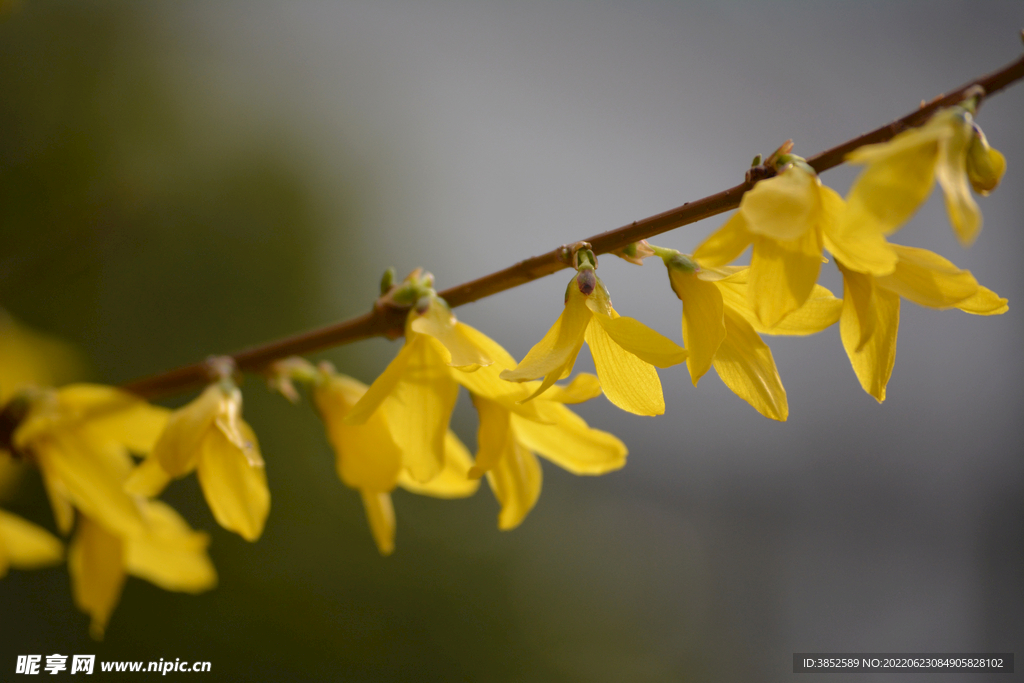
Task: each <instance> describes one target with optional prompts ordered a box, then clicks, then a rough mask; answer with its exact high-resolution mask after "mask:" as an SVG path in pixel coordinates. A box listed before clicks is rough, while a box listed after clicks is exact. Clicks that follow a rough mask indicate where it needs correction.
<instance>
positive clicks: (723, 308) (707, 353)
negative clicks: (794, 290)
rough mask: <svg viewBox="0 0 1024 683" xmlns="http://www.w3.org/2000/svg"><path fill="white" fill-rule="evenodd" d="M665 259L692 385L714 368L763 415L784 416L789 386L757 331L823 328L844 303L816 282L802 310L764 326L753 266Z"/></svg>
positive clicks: (793, 332)
mask: <svg viewBox="0 0 1024 683" xmlns="http://www.w3.org/2000/svg"><path fill="white" fill-rule="evenodd" d="M664 261H665V265H666V266H667V268H668V275H669V281H670V283H671V285H672V290H673V291H674V292H675V293H676V296H678V297H679V299H680V300H681V301H682V302H683V322H682V328H683V330H682V331H683V343H684V344H685V345H686V348H687V350H688V351H689V352H690V355H689V357H688V358H687V359H686V365H687V368H688V369H689V371H690V378H691V380H692V381H693V384H694V386H696V385H697V382H698V380H700V378H701V377H703V376H704V374H705V373H706V372H707V371H708V370H709V369H711V367H714V368H715V371H716V372H717V373H718V376H719V377H720V378H721V379H722V381H723V382H724V383H725V385H726V386H728V387H729V388H730V389H731V390H732V391H733V392H734V393H735V394H736V395H737V396H739V397H740V398H742V399H743V400H745V401H746V402H747V403H749V404H750V405H751V406H753V408H754V409H755V410H757V411H758V412H759V413H761V414H762V415H764V416H765V417H768V418H771V419H773V420H779V421H784V420H786V419H787V417H788V416H789V405H788V402H787V399H786V390H785V389H784V388H783V386H782V380H781V379H780V378H779V372H778V369H777V368H776V367H775V360H774V359H773V358H772V352H771V349H769V348H768V345H767V344H765V343H764V341H762V340H761V337H760V336H759V335H758V332H761V333H767V334H786V335H807V334H814V333H816V332H820V331H821V330H823V329H825V328H826V327H828V326H830V325H832V324H833V323H835V322H836V321H837V320H838V319H839V314H840V309H841V306H842V302H841V301H840V300H839V299H836V298H835V297H834V296H832V293H831V292H829V291H828V290H827V289H825V288H824V287H821V286H820V285H816V284H815V285H813V286H812V289H811V294H810V295H809V296H808V298H807V300H806V301H805V302H804V303H803V304H802V305H801V306H800V307H799V308H797V309H796V310H795V311H793V312H792V313H790V314H789V315H787V316H786V317H785V318H783V319H782V320H781V321H780V322H779V323H778V324H776V325H775V326H774V327H765V326H764V325H763V324H762V323H761V321H760V318H759V316H758V315H757V313H756V312H755V309H754V308H753V307H751V306H750V303H749V301H750V297H749V292H750V290H751V288H752V287H753V284H752V281H753V267H751V268H735V267H733V268H724V269H719V268H712V267H709V266H706V265H704V264H702V263H701V262H700V261H699V260H697V259H696V258H695V257H689V256H685V255H682V254H678V253H676V254H674V255H672V254H669V253H666V254H665V256H664Z"/></svg>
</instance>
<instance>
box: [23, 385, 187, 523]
mask: <svg viewBox="0 0 1024 683" xmlns="http://www.w3.org/2000/svg"><path fill="white" fill-rule="evenodd" d="M19 401H24V403H23V404H22V405H23V407H24V409H25V410H26V415H25V417H24V419H23V420H22V421H21V423H20V425H19V426H18V427H17V429H16V430H15V432H14V438H13V445H14V449H15V451H16V452H17V453H20V454H22V455H23V456H24V457H26V458H27V459H29V460H31V461H34V462H35V463H36V464H37V465H38V467H39V470H40V472H41V473H42V475H43V483H44V485H45V488H46V492H47V494H48V495H49V498H50V503H51V505H52V507H53V512H54V517H55V519H56V521H57V527H58V528H59V529H60V530H61V531H62V532H64V533H67V532H69V531H70V530H71V526H72V523H73V521H74V514H73V508H77V509H78V510H80V511H81V512H82V513H84V514H86V515H88V516H89V517H91V518H93V519H95V520H97V521H99V522H101V523H102V524H103V525H104V526H105V527H107V528H108V529H111V530H112V531H114V532H116V533H120V534H129V533H136V532H138V531H140V530H141V527H142V518H141V517H140V515H139V510H138V507H137V506H136V504H135V501H134V500H132V498H131V497H130V496H129V495H128V494H127V493H125V491H124V489H123V483H124V481H125V478H126V477H127V476H128V473H129V472H130V471H131V468H132V461H131V458H130V457H129V455H128V452H129V451H132V452H135V453H139V454H144V453H146V452H148V451H149V450H150V448H152V446H153V443H154V442H155V441H156V439H157V436H158V435H159V434H160V431H161V430H162V429H163V427H164V425H165V424H166V423H167V411H166V410H165V409H163V408H156V407H154V406H151V405H149V404H147V403H146V402H144V401H142V400H141V399H138V398H136V397H134V396H132V395H130V394H128V393H125V392H123V391H120V390H118V389H113V388H111V387H104V386H98V385H92V384H77V385H69V386H67V387H64V388H61V389H58V390H46V391H35V392H31V393H30V394H27V395H26V396H25V397H24V398H21V399H19V398H15V399H14V400H13V401H12V402H11V404H9V406H8V409H10V408H12V407H16V406H17V405H18V403H16V402H19Z"/></svg>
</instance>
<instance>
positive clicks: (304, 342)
mask: <svg viewBox="0 0 1024 683" xmlns="http://www.w3.org/2000/svg"><path fill="white" fill-rule="evenodd" d="M1021 78H1024V56H1022V57H1021V58H1019V59H1017V60H1016V61H1014V62H1012V63H1011V64H1008V65H1007V66H1005V67H1003V68H1002V69H1000V70H998V71H995V72H993V73H991V74H988V75H987V76H983V77H981V78H977V79H975V80H972V81H971V82H969V83H967V84H965V85H963V86H961V87H959V88H957V89H956V90H954V91H952V92H951V93H949V94H947V95H943V96H940V97H937V98H935V99H934V100H932V101H931V102H929V103H928V104H924V105H922V106H921V107H920V108H919V109H917V110H915V111H913V112H911V113H910V114H907V115H906V116H904V117H903V118H900V119H897V120H895V121H893V122H892V123H889V124H887V125H885V126H882V127H881V128H878V129H876V130H873V131H871V132H870V133H865V134H864V135H861V136H860V137H857V138H854V139H852V140H848V141H847V142H844V143H842V144H841V145H837V146H835V147H833V148H831V149H827V150H825V151H824V152H821V153H820V154H816V155H814V156H813V157H809V158H808V159H807V163H808V164H810V165H811V166H812V167H813V168H814V170H816V171H817V172H818V173H822V172H824V171H827V170H829V169H830V168H834V167H835V166H838V165H839V164H841V163H842V162H843V159H844V158H845V157H846V155H847V154H849V153H850V152H852V151H853V150H855V149H857V148H858V147H862V146H864V145H869V144H873V143H877V142H885V141H887V140H890V139H892V138H893V137H894V136H895V135H896V134H897V133H899V132H901V131H903V130H905V129H907V128H912V127H914V126H919V125H921V124H922V123H924V122H925V121H927V120H928V117H929V116H931V114H932V112H934V111H935V110H936V109H939V108H941V107H945V106H950V105H953V104H956V103H958V102H960V101H961V100H963V99H964V93H965V92H966V91H967V90H969V89H970V88H972V87H974V86H976V85H980V86H981V87H982V88H983V89H984V92H985V96H986V97H989V96H991V95H993V94H994V93H996V92H998V91H1000V90H1002V89H1003V88H1005V87H1006V86H1008V85H1010V84H1011V83H1014V82H1015V81H1017V80H1020V79H1021ZM771 174H772V171H771V170H770V169H766V168H764V167H763V166H759V167H756V168H754V169H751V170H750V171H748V172H747V177H746V179H745V180H744V182H742V183H740V184H739V185H736V186H735V187H731V188H729V189H727V190H723V191H722V192H719V193H717V194H713V195H710V196H708V197H704V198H703V199H698V200H696V201H693V202H687V203H685V204H683V205H682V206H679V207H676V208H674V209H670V210H668V211H665V212H664V213H659V214H657V215H655V216H651V217H649V218H644V219H642V220H639V221H634V222H633V223H630V224H629V225H626V226H623V227H621V228H618V229H616V230H609V231H608V232H603V233H601V234H599V235H595V236H593V237H588V238H587V239H586V240H585V241H587V242H589V243H590V244H591V248H592V250H593V252H594V253H595V254H606V253H609V252H612V251H616V250H617V249H622V248H623V247H625V246H627V245H629V244H631V243H633V242H638V241H640V240H642V239H646V238H648V237H653V236H654V235H660V234H661V233H663V232H667V231H669V230H674V229H675V228H679V227H682V226H684V225H688V224H690V223H694V222H696V221H699V220H702V219H705V218H710V217H712V216H717V215H718V214H720V213H724V212H726V211H730V210H732V209H735V208H736V207H738V206H739V203H740V198H741V197H742V196H743V194H744V193H745V192H746V191H747V190H749V189H750V188H751V187H753V186H754V184H755V183H757V182H758V181H759V180H762V179H764V178H767V177H769V176H770V175H771ZM571 265H572V264H571V252H570V250H569V248H568V247H566V246H561V247H558V248H557V249H553V250H551V251H549V252H547V253H544V254H541V255H539V256H534V257H533V258H529V259H526V260H525V261H520V262H519V263H517V264H515V265H512V266H509V267H508V268H505V269H504V270H499V271H497V272H495V273H491V274H490V275H486V276H484V277H481V278H477V279H476V280H472V281H470V282H466V283H464V284H461V285H458V286H455V287H451V288H449V289H446V290H444V291H443V292H440V293H439V294H440V296H441V297H443V298H444V299H445V300H446V301H447V302H448V304H449V305H450V306H452V307H455V306H462V305H463V304H468V303H470V302H473V301H478V300H479V299H483V298H485V297H488V296H491V295H492V294H497V293H499V292H504V291H505V290H507V289H512V288H513V287H518V286H519V285H522V284H526V283H527V282H532V281H533V280H537V279H539V278H541V277H544V276H545V275H550V274H551V273H554V272H557V271H559V270H562V269H563V268H568V267H570V266H571ZM405 316H406V311H405V310H404V309H399V308H394V307H389V306H380V305H378V306H375V307H374V308H373V310H371V311H370V312H369V313H365V314H363V315H361V316H358V317H355V318H350V319H349V320H345V321H342V322H340V323H335V324H333V325H329V326H327V327H322V328H319V329H316V330H311V331H309V332H303V333H300V334H296V335H293V336H291V337H285V338H284V339H278V340H276V341H272V342H269V343H266V344H262V345H260V346H254V347H251V348H248V349H245V350H244V351H240V352H238V353H235V354H233V355H232V356H231V357H232V358H233V359H234V361H235V364H236V365H237V366H238V369H239V370H242V371H246V372H258V371H261V370H263V369H265V368H266V367H267V366H269V365H270V364H271V363H273V362H274V361H276V360H279V359H281V358H284V357H287V356H294V355H303V354H307V353H311V352H314V351H319V350H322V349H325V348H329V347H332V346H339V345H341V344H347V343H349V342H353V341H357V340H360V339H366V338H368V337H375V336H389V337H398V336H400V335H401V334H402V330H403V325H404V321H405ZM213 379H216V378H212V377H211V376H210V370H209V365H208V364H207V363H206V362H205V361H204V362H198V363H193V364H192V365H186V366H182V367H180V368H176V369H174V370H170V371H168V372H164V373H161V374H158V375H152V376H149V377H145V378H142V379H138V380H135V381H133V382H129V383H127V384H125V385H123V388H125V389H127V390H129V391H132V392H134V393H136V394H139V395H140V396H144V397H146V398H156V397H159V396H165V395H168V394H173V393H177V392H179V391H184V390H186V389H190V388H194V387H197V386H200V385H202V384H205V383H208V382H210V381H212V380H213Z"/></svg>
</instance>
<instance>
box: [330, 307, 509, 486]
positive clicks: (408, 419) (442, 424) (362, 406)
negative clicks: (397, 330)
mask: <svg viewBox="0 0 1024 683" xmlns="http://www.w3.org/2000/svg"><path fill="white" fill-rule="evenodd" d="M471 331H472V328H470V327H469V326H468V325H464V324H463V323H460V322H458V321H457V320H456V319H455V316H454V315H452V313H451V311H450V310H449V308H448V305H447V304H445V303H444V302H443V301H442V300H441V299H439V298H437V297H436V296H427V297H424V298H423V299H421V300H420V302H419V303H418V304H417V306H416V307H414V308H413V310H411V311H410V312H409V317H408V320H407V322H406V326H405V344H404V345H403V346H402V350H401V351H399V352H398V355H397V356H395V358H394V360H392V361H391V363H390V364H389V365H388V367H387V368H386V369H385V370H384V372H383V373H381V375H380V376H379V377H378V378H377V379H376V381H374V383H373V384H372V385H370V388H369V389H368V390H367V392H366V393H365V394H364V395H363V397H362V398H361V399H359V401H358V402H357V403H356V404H355V405H354V406H353V407H352V409H351V411H350V412H349V413H348V415H347V416H346V417H345V422H346V424H349V425H361V424H365V423H367V421H368V420H369V419H370V418H371V416H373V415H374V414H375V413H376V412H377V411H378V410H380V409H381V406H382V404H383V403H384V401H385V399H387V398H389V397H390V398H391V399H392V400H393V401H394V405H398V406H401V408H402V410H401V415H400V416H397V415H396V416H389V418H388V424H389V429H390V432H391V435H392V437H393V438H394V440H395V443H396V444H398V445H399V447H400V448H401V450H402V462H403V464H404V466H405V467H406V468H407V469H408V472H409V475H410V476H411V477H412V478H413V479H414V480H415V481H417V482H419V483H421V484H424V483H427V482H429V481H431V480H432V479H434V477H436V476H438V475H439V474H441V472H442V471H443V470H444V466H445V440H446V438H447V434H448V422H449V420H450V418H451V414H452V410H453V409H454V408H455V400H456V398H457V397H458V392H459V386H458V384H457V383H456V381H455V379H454V377H453V376H452V372H451V369H452V368H455V369H457V370H459V371H460V372H465V373H472V372H474V371H476V370H478V369H479V368H481V367H484V366H487V365H490V364H491V359H490V358H488V357H487V355H486V354H485V353H483V352H482V351H481V350H480V349H479V348H478V347H477V346H475V345H474V343H473V335H472V332H471Z"/></svg>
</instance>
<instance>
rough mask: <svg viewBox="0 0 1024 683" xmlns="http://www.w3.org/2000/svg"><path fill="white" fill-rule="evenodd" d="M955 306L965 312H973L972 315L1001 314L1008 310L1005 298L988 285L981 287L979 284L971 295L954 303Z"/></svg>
mask: <svg viewBox="0 0 1024 683" xmlns="http://www.w3.org/2000/svg"><path fill="white" fill-rule="evenodd" d="M956 308H959V309H960V310H961V311H964V312H966V313H973V314H974V315H1002V314H1003V313H1006V312H1007V311H1008V310H1010V307H1009V306H1008V305H1007V303H1006V299H1004V298H1002V297H1001V296H999V295H998V294H996V293H995V292H993V291H992V290H991V289H989V288H988V287H981V286H980V285H979V286H978V291H977V292H976V293H975V294H974V295H973V296H969V297H967V298H966V299H964V300H963V301H961V302H960V303H958V304H956Z"/></svg>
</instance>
